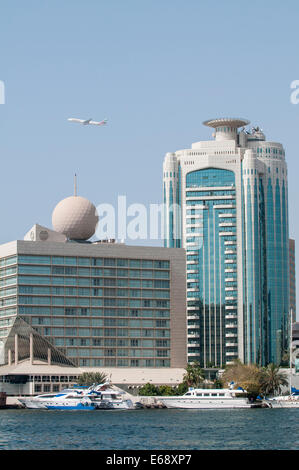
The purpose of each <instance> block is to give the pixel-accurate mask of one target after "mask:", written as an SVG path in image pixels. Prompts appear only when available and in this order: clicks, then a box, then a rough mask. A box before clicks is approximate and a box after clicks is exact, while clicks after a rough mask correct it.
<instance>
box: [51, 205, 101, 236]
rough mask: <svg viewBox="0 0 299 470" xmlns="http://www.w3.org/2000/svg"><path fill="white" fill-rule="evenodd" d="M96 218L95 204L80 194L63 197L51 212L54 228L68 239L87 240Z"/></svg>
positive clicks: (97, 217)
mask: <svg viewBox="0 0 299 470" xmlns="http://www.w3.org/2000/svg"><path fill="white" fill-rule="evenodd" d="M98 220H99V216H98V213H97V210H96V208H95V206H94V205H93V204H92V203H91V202H90V201H88V199H85V198H84V197H81V196H70V197H67V198H65V199H63V200H62V201H60V202H59V203H58V204H57V206H56V207H55V209H54V211H53V213H52V224H53V228H54V230H55V231H56V232H59V233H63V234H64V235H65V236H66V237H67V238H69V239H70V240H88V239H89V238H90V237H92V235H94V233H95V231H96V226H97V223H98Z"/></svg>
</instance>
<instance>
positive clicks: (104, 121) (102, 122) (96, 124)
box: [89, 119, 107, 126]
mask: <svg viewBox="0 0 299 470" xmlns="http://www.w3.org/2000/svg"><path fill="white" fill-rule="evenodd" d="M89 124H93V125H94V126H103V125H104V124H107V119H104V120H103V121H89Z"/></svg>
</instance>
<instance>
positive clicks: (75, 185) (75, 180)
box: [74, 173, 77, 196]
mask: <svg viewBox="0 0 299 470" xmlns="http://www.w3.org/2000/svg"><path fill="white" fill-rule="evenodd" d="M74 196H77V175H76V173H75V177H74Z"/></svg>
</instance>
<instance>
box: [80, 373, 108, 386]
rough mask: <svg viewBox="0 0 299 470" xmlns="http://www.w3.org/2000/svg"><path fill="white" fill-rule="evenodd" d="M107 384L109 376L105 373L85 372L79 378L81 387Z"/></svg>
mask: <svg viewBox="0 0 299 470" xmlns="http://www.w3.org/2000/svg"><path fill="white" fill-rule="evenodd" d="M104 382H107V375H106V374H104V372H83V374H81V375H80V376H79V378H78V384H79V385H87V386H90V385H93V384H102V383H104Z"/></svg>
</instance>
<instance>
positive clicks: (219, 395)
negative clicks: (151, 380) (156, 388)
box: [159, 388, 254, 409]
mask: <svg viewBox="0 0 299 470" xmlns="http://www.w3.org/2000/svg"><path fill="white" fill-rule="evenodd" d="M245 395H246V392H245V391H244V390H243V389H238V390H233V389H228V388H227V389H226V388H222V389H220V388H215V389H205V388H189V390H188V392H187V393H185V394H184V395H182V396H177V397H176V396H170V397H159V401H161V402H162V403H163V404H164V405H165V406H166V408H189V409H214V408H217V409H225V408H252V407H253V406H254V405H253V404H252V403H250V402H249V400H248V398H247V397H246V396H245Z"/></svg>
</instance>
